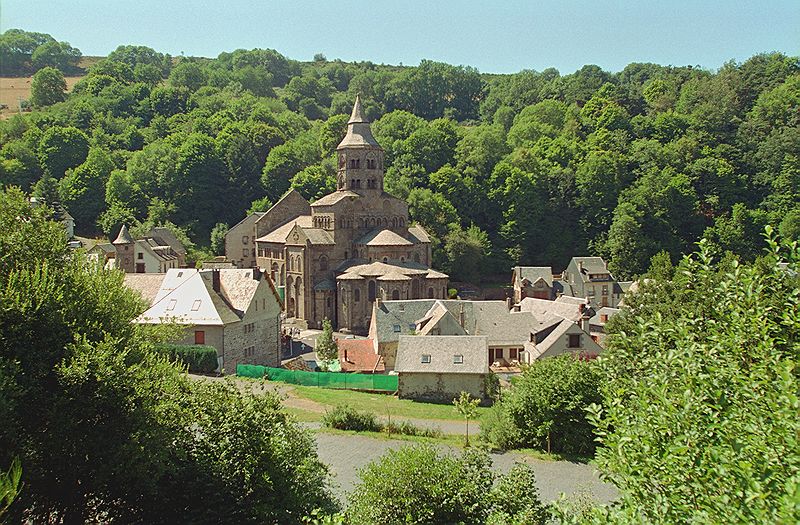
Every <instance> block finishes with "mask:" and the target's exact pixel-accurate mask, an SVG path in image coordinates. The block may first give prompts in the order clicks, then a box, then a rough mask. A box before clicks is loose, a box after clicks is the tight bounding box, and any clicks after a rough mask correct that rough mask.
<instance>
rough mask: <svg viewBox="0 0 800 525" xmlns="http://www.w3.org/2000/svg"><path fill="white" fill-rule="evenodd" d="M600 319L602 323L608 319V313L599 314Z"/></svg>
mask: <svg viewBox="0 0 800 525" xmlns="http://www.w3.org/2000/svg"><path fill="white" fill-rule="evenodd" d="M600 321H601V322H603V323H605V322H606V321H608V315H607V314H600Z"/></svg>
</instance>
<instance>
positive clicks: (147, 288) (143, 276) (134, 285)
mask: <svg viewBox="0 0 800 525" xmlns="http://www.w3.org/2000/svg"><path fill="white" fill-rule="evenodd" d="M166 276H167V274H165V273H126V274H125V286H127V287H128V288H130V289H132V290H135V291H137V292H139V295H141V296H142V298H143V299H144V300H145V301H147V304H148V305H151V304H153V301H154V300H155V298H156V295H158V291H159V290H160V289H161V283H163V282H164V277H166Z"/></svg>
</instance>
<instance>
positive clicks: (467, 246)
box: [444, 224, 491, 282]
mask: <svg viewBox="0 0 800 525" xmlns="http://www.w3.org/2000/svg"><path fill="white" fill-rule="evenodd" d="M444 249H445V252H446V253H447V259H448V261H449V272H450V275H451V276H453V278H454V279H460V280H463V281H468V282H478V281H479V280H480V278H481V275H482V272H481V268H482V267H483V263H484V259H485V258H486V255H487V254H488V253H489V250H490V249H491V244H490V242H489V237H488V235H486V233H485V232H484V231H482V230H481V229H480V228H478V227H477V226H475V225H474V224H473V225H472V226H470V227H469V228H467V229H466V230H462V229H461V227H460V226H459V227H455V228H453V229H451V230H450V233H448V234H447V237H446V238H445V248H444Z"/></svg>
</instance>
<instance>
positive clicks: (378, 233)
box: [355, 228, 414, 246]
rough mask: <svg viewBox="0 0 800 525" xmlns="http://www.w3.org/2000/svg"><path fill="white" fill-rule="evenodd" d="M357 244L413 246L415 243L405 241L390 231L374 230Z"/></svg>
mask: <svg viewBox="0 0 800 525" xmlns="http://www.w3.org/2000/svg"><path fill="white" fill-rule="evenodd" d="M355 243H356V244H364V245H366V246H413V245H414V243H413V242H411V241H409V240H408V239H404V238H403V237H402V236H400V235H399V234H397V233H395V232H393V231H392V230H389V229H377V228H376V229H374V230H372V231H371V232H369V233H368V234H366V235H364V236H363V237H361V238H360V239H358V240H357V241H356V242H355Z"/></svg>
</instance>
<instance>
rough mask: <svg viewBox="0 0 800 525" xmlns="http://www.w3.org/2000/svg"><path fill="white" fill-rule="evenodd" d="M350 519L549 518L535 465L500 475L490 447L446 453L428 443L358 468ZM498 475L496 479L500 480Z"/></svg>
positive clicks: (461, 520) (462, 520) (475, 520)
mask: <svg viewBox="0 0 800 525" xmlns="http://www.w3.org/2000/svg"><path fill="white" fill-rule="evenodd" d="M359 478H360V482H359V484H358V485H357V486H356V489H355V490H354V491H353V493H352V494H351V496H350V500H349V506H348V509H347V512H346V515H347V518H348V522H349V523H359V524H364V525H369V524H391V523H531V524H536V523H544V519H545V517H546V512H547V511H546V508H545V507H544V506H543V505H542V503H541V502H540V500H539V494H538V492H537V490H536V485H535V477H534V475H533V470H532V469H531V468H530V467H526V466H517V467H514V468H513V469H512V470H511V472H509V473H508V474H507V475H506V476H499V477H498V476H496V475H495V474H494V473H493V472H492V470H491V460H490V459H489V456H488V455H487V454H486V453H485V452H481V451H478V450H475V449H467V450H465V451H464V452H463V453H462V454H461V456H453V455H449V454H441V453H440V452H439V451H437V449H436V448H434V447H432V446H429V445H418V446H413V447H404V448H401V449H399V450H392V451H390V452H389V453H388V454H387V455H386V456H384V457H383V458H381V459H380V460H377V461H374V462H372V463H370V464H369V465H368V466H367V467H366V468H365V469H364V470H362V471H361V472H360V473H359ZM495 481H497V483H496V484H495Z"/></svg>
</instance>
